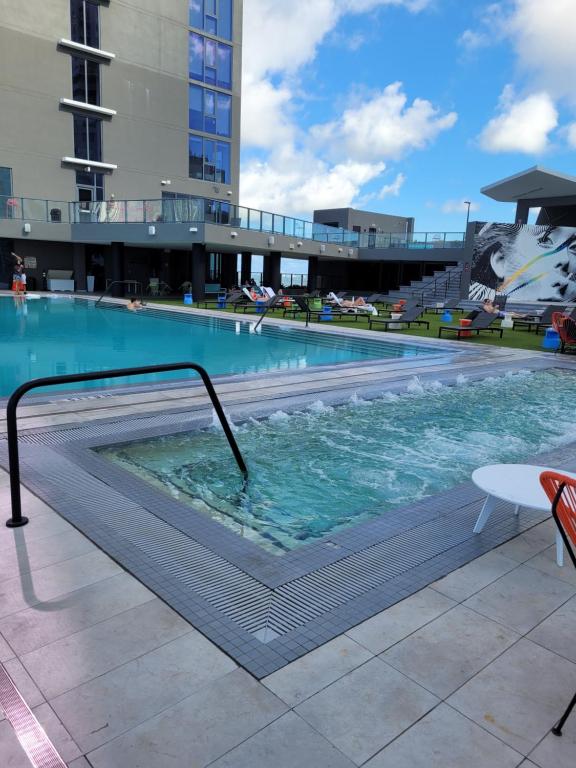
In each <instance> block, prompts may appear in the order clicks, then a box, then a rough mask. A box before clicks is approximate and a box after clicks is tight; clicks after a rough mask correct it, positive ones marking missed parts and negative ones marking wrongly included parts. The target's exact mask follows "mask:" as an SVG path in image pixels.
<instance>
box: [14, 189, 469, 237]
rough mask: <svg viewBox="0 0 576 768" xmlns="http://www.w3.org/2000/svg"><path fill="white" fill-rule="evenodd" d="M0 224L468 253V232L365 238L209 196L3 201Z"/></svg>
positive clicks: (368, 234) (365, 233)
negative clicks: (222, 231) (191, 231)
mask: <svg viewBox="0 0 576 768" xmlns="http://www.w3.org/2000/svg"><path fill="white" fill-rule="evenodd" d="M1 219H19V220H24V221H45V222H52V223H64V224H155V223H161V222H165V223H169V224H193V223H199V224H200V223H207V224H220V225H224V226H228V227H231V228H234V229H246V230H252V231H256V232H265V233H267V234H270V235H275V234H276V235H286V236H288V237H294V238H297V239H302V240H316V241H318V242H321V243H334V244H339V245H344V246H346V247H358V246H359V247H361V248H411V249H412V248H413V249H423V248H463V247H464V245H465V239H466V237H465V233H464V232H409V233H408V234H400V233H393V232H387V233H380V232H378V233H372V232H363V233H362V234H360V233H358V232H351V231H349V230H346V229H340V228H338V227H329V226H326V225H325V224H317V223H314V222H312V221H306V220H304V219H295V218H292V217H291V216H282V215H281V214H277V213H269V212H268V211H260V210H258V209H256V208H246V207H245V206H241V205H232V203H228V202H226V201H222V200H213V199H210V198H206V197H182V198H163V199H160V200H108V201H103V202H71V203H68V202H63V201H58V200H36V199H32V198H27V197H7V196H0V220H1Z"/></svg>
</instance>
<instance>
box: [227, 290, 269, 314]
mask: <svg viewBox="0 0 576 768" xmlns="http://www.w3.org/2000/svg"><path fill="white" fill-rule="evenodd" d="M262 290H264V293H262V294H260V295H259V296H258V297H257V298H254V297H253V296H252V293H251V292H250V291H249V290H248V288H242V293H243V294H244V298H245V301H244V302H242V303H240V302H239V303H238V304H235V305H234V312H236V311H237V310H239V309H241V310H242V312H244V314H246V312H248V311H249V310H252V309H254V310H259V309H267V308H269V307H274V306H276V305H277V304H278V298H279V297H278V296H277V295H276V294H275V293H274V291H272V294H273V295H272V296H270V294H269V293H268V292H267V291H266V290H265V289H262ZM270 290H272V289H270Z"/></svg>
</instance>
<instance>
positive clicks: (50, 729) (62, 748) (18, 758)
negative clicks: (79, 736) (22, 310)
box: [0, 704, 80, 768]
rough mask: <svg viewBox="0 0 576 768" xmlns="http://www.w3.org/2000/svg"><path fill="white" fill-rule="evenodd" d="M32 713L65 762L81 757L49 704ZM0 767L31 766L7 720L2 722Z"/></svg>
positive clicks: (42, 705)
mask: <svg viewBox="0 0 576 768" xmlns="http://www.w3.org/2000/svg"><path fill="white" fill-rule="evenodd" d="M32 711H33V713H34V715H35V717H36V718H37V720H38V722H39V723H40V725H41V726H42V727H43V728H44V730H45V731H46V735H47V736H48V738H49V739H50V741H51V742H52V744H53V745H54V747H55V748H56V750H57V751H58V753H59V754H60V755H61V757H62V759H63V760H65V761H66V762H69V761H71V760H75V759H76V758H78V757H79V756H80V750H79V749H78V747H77V746H76V744H74V742H73V741H72V739H71V738H70V734H68V733H67V732H66V729H65V728H64V727H63V726H62V723H60V721H59V720H58V718H57V717H56V715H55V714H54V712H52V710H51V709H50V707H49V706H48V704H41V705H40V706H38V707H35V708H34V709H33V710H32ZM0 765H1V766H2V768H30V765H31V763H30V761H29V759H28V757H27V756H26V753H25V752H24V749H23V748H22V746H21V745H20V742H19V741H18V738H17V736H16V734H15V732H14V729H13V728H12V726H11V725H10V723H9V722H8V721H7V720H3V721H2V722H0Z"/></svg>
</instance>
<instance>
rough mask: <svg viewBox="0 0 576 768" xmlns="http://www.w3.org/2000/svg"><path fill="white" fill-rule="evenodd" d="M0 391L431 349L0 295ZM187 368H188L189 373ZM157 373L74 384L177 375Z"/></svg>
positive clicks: (433, 349) (349, 359)
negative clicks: (172, 368) (38, 381)
mask: <svg viewBox="0 0 576 768" xmlns="http://www.w3.org/2000/svg"><path fill="white" fill-rule="evenodd" d="M0 348H1V354H2V366H1V368H0V397H1V396H8V395H10V394H11V393H12V392H13V391H14V389H15V388H16V387H17V386H18V385H20V384H22V383H23V382H25V381H28V380H29V379H34V378H39V377H42V376H54V375H64V374H71V373H83V372H87V371H102V370H106V369H113V368H125V367H131V366H143V365H153V364H161V363H174V362H180V361H191V362H195V363H198V364H199V365H201V366H203V367H204V368H206V370H207V371H208V373H209V374H210V375H211V376H213V375H216V374H240V373H259V372H268V371H281V370H290V369H298V368H307V367H309V366H314V365H326V364H335V363H353V362H360V361H366V360H371V359H382V358H397V357H414V356H419V355H431V354H438V353H439V351H441V348H438V347H434V346H432V347H430V346H424V345H421V346H419V345H414V344H403V343H401V342H398V343H394V342H385V341H382V340H377V339H375V340H371V339H366V338H359V337H357V338H352V337H351V336H348V337H347V336H343V335H341V334H338V335H336V334H318V333H315V332H313V331H306V330H305V329H294V328H290V327H287V326H286V327H280V326H277V325H271V324H270V323H266V322H265V323H264V324H263V325H262V326H261V327H260V329H259V332H258V333H254V322H252V323H251V322H241V321H238V320H234V319H231V320H220V319H217V318H212V317H207V316H205V317H202V316H199V315H191V314H185V313H174V312H166V311H161V310H158V309H153V308H147V309H145V310H143V311H140V312H137V313H136V312H129V311H127V310H126V309H125V307H124V306H118V305H101V306H100V307H96V306H95V304H94V302H91V301H87V300H78V299H73V298H71V297H64V296H62V297H54V298H40V299H36V300H33V299H28V300H24V299H13V298H12V297H5V298H0ZM191 375H192V374H191ZM184 377H186V373H181V372H180V373H176V374H159V375H156V376H148V377H138V378H133V379H116V380H115V381H114V382H110V381H108V382H106V381H105V382H86V383H85V384H83V385H75V387H74V388H75V389H83V388H90V387H100V388H102V387H104V386H119V385H122V384H124V385H125V384H128V383H142V382H143V381H161V380H163V381H165V380H166V379H170V378H172V379H174V378H180V379H181V378H184Z"/></svg>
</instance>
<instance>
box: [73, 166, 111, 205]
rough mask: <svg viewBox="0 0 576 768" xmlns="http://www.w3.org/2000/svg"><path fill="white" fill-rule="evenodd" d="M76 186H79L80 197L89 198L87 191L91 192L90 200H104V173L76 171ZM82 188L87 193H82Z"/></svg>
mask: <svg viewBox="0 0 576 768" xmlns="http://www.w3.org/2000/svg"><path fill="white" fill-rule="evenodd" d="M76 187H77V188H78V199H79V200H81V199H82V197H85V198H88V195H87V194H86V193H90V197H89V198H88V199H90V200H104V174H103V173H88V171H76ZM80 190H82V191H83V192H84V193H85V194H83V195H81V194H80Z"/></svg>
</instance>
